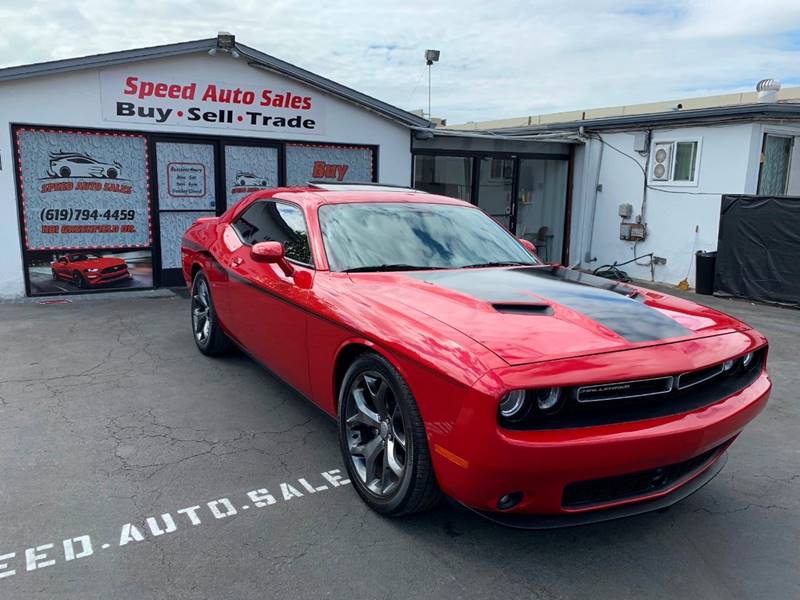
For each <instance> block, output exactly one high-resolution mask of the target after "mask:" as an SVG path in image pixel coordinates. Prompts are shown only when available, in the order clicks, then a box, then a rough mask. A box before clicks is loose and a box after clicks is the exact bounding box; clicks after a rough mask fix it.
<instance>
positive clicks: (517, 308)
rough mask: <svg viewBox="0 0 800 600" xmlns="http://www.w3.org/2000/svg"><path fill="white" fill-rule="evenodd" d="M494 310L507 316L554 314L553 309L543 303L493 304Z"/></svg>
mask: <svg viewBox="0 0 800 600" xmlns="http://www.w3.org/2000/svg"><path fill="white" fill-rule="evenodd" d="M492 308H494V309H495V310H496V311H497V312H499V313H504V314H507V315H540V316H549V315H552V314H553V307H552V306H550V305H549V304H545V303H543V302H493V303H492Z"/></svg>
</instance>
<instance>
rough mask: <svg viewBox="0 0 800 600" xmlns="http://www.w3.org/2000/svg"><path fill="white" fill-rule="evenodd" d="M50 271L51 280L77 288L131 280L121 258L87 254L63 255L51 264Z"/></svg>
mask: <svg viewBox="0 0 800 600" xmlns="http://www.w3.org/2000/svg"><path fill="white" fill-rule="evenodd" d="M50 269H51V270H52V272H53V279H64V280H67V281H71V282H72V283H74V284H75V285H76V286H78V287H79V288H87V287H93V286H98V285H101V284H104V283H111V282H113V281H119V280H121V279H130V278H131V274H130V272H129V271H128V264H127V263H126V262H125V261H124V260H122V259H121V258H114V257H110V256H97V255H96V254H91V253H89V252H73V253H70V254H65V255H64V256H61V257H60V258H59V259H58V260H56V261H55V262H54V263H51V264H50Z"/></svg>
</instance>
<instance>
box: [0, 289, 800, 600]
mask: <svg viewBox="0 0 800 600" xmlns="http://www.w3.org/2000/svg"><path fill="white" fill-rule="evenodd" d="M690 296H692V297H694V296H693V295H690ZM700 299H701V300H702V301H703V302H705V303H707V304H709V305H713V306H715V307H721V308H722V309H723V310H726V311H728V312H731V313H732V314H734V315H736V316H738V317H740V318H743V319H744V320H746V321H748V322H749V323H751V324H752V325H754V326H756V327H758V328H759V329H760V330H761V331H762V332H763V333H765V334H766V335H767V336H768V337H769V338H770V341H771V354H770V370H771V373H772V376H773V379H774V384H775V388H774V392H773V396H772V400H771V402H770V404H769V406H768V407H767V409H766V410H765V412H764V413H762V414H761V416H760V417H759V418H758V419H757V420H756V421H755V422H754V423H752V424H751V425H750V426H749V427H748V428H747V429H746V430H745V431H744V433H743V434H742V435H741V436H740V438H739V439H738V440H737V442H736V443H735V444H734V445H733V447H732V448H731V450H730V460H729V462H728V465H727V466H726V468H725V470H724V471H723V472H722V473H721V474H720V475H719V476H718V477H717V478H716V479H715V480H714V481H712V482H711V483H710V484H709V485H708V486H706V487H705V488H704V489H702V490H701V491H700V492H698V493H697V494H695V495H693V496H691V497H690V498H688V499H687V500H685V501H683V502H682V503H680V504H678V505H676V506H673V507H672V508H671V509H669V510H668V511H666V512H659V513H652V514H648V515H644V516H639V517H633V518H629V519H625V520H620V521H615V522H609V523H602V524H597V525H591V526H585V527H580V528H572V529H563V530H556V531H544V532H542V531H539V532H537V531H517V530H511V529H506V528H502V527H500V526H497V525H494V524H492V523H489V522H487V521H485V520H483V519H481V518H480V517H477V516H475V515H473V514H472V513H470V512H468V511H466V510H464V509H463V508H459V507H457V506H453V505H451V504H448V503H445V504H443V505H442V506H441V507H439V508H438V509H436V510H434V511H432V512H429V513H425V514H423V515H418V516H414V517H410V518H405V519H401V520H389V519H386V518H383V517H380V516H378V515H376V514H374V513H372V512H371V511H370V510H368V509H367V508H366V507H365V506H364V505H363V504H362V503H361V502H360V500H359V499H358V497H357V495H356V494H355V492H354V491H353V489H352V486H351V485H348V483H347V481H346V480H345V479H344V476H343V474H342V471H343V466H342V462H341V459H340V457H339V451H338V446H337V442H336V428H335V423H334V422H333V421H332V420H330V419H329V418H328V417H327V416H326V415H324V414H323V413H322V412H320V411H319V410H318V409H316V408H315V407H314V406H312V405H311V404H310V403H309V402H307V401H306V400H304V399H303V398H301V397H299V396H298V395H297V394H296V393H295V392H293V391H292V390H291V389H289V388H288V387H286V386H285V385H283V384H282V383H280V382H279V381H277V380H276V379H275V378H274V377H272V376H271V375H270V374H268V373H267V372H265V371H264V370H262V369H261V368H260V367H258V366H257V365H255V364H254V363H252V362H251V361H250V360H249V359H247V358H246V357H244V356H242V355H241V354H232V355H230V356H227V357H224V358H221V359H212V358H207V357H204V356H202V355H201V354H200V353H199V352H198V351H197V350H196V349H195V347H194V344H193V341H192V337H191V333H190V330H189V313H188V300H186V299H185V298H182V297H179V296H172V297H164V295H163V294H159V295H156V297H146V296H145V297H142V296H136V297H134V296H131V295H127V296H126V295H125V294H117V295H114V296H112V297H111V298H107V297H106V298H102V299H100V298H91V299H76V300H75V301H74V302H72V303H68V304H42V305H40V304H36V303H31V302H29V303H24V304H4V305H0V339H2V340H3V351H2V353H0V506H2V516H1V517H0V598H10V599H18V598H24V599H26V600H27V599H40V598H56V597H57V598H65V599H81V600H84V599H87V598H114V599H115V600H117V599H119V600H122V599H135V600H144V599H150V598H170V599H182V598H197V599H200V598H212V599H218V598H220V599H221V598H235V599H239V598H242V599H244V598H258V599H263V598H273V597H275V598H278V597H280V598H336V599H339V598H364V599H373V598H437V599H445V598H481V599H485V598H545V599H556V598H615V599H618V598H698V599H699V598H702V599H713V598H725V599H729V598H770V599H778V598H787V599H789V598H798V597H800V434H799V432H800V408H798V400H797V391H798V389H800V378H798V373H797V369H798V362H799V361H798V358H799V357H800V351H799V350H798V339H799V338H800V311H796V310H790V309H782V308H777V307H770V306H757V305H752V304H750V303H747V302H741V301H730V300H721V299H717V298H711V297H702V298H700Z"/></svg>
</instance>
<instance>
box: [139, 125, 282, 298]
mask: <svg viewBox="0 0 800 600" xmlns="http://www.w3.org/2000/svg"><path fill="white" fill-rule="evenodd" d="M149 138H150V145H149V148H148V151H149V152H150V156H149V159H150V160H149V163H150V189H151V201H152V211H153V215H154V219H153V223H152V227H153V232H152V236H153V246H152V248H153V249H152V256H153V285H154V286H155V287H165V286H166V287H170V286H179V285H182V284H183V275H182V273H181V269H180V268H177V269H176V268H169V269H164V268H163V267H162V266H161V198H160V197H159V189H160V188H159V180H158V154H157V152H156V147H157V145H158V144H159V143H168V144H194V145H206V146H211V147H212V148H213V151H214V199H215V206H214V210H213V211H211V210H207V211H201V210H195V209H182V208H177V209H171V208H168V209H164V212H176V213H179V212H193V213H196V212H208V213H212V212H213V213H214V215H215V216H217V217H218V216H220V215H222V214H223V213H224V212H225V211H226V210H227V208H228V206H227V205H228V196H227V181H226V180H225V167H226V165H225V147H226V146H249V147H255V148H275V149H276V150H277V152H278V182H277V185H278V186H279V187H280V186H283V185H284V184H285V182H286V160H285V159H286V151H285V147H286V142H284V141H282V140H281V141H273V140H265V141H262V140H257V139H251V138H239V137H231V136H212V135H195V134H182V133H181V134H174V133H151V134H149ZM156 240H157V242H156Z"/></svg>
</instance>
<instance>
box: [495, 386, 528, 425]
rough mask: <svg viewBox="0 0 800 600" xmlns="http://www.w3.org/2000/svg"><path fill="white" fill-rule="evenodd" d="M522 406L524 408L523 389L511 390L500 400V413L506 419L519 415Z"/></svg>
mask: <svg viewBox="0 0 800 600" xmlns="http://www.w3.org/2000/svg"><path fill="white" fill-rule="evenodd" d="M523 408H525V390H513V391H511V392H508V393H507V394H506V395H505V396H503V399H502V400H500V415H501V416H503V417H505V418H506V419H513V418H514V417H518V416H520V414H521V413H522V409H523Z"/></svg>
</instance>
